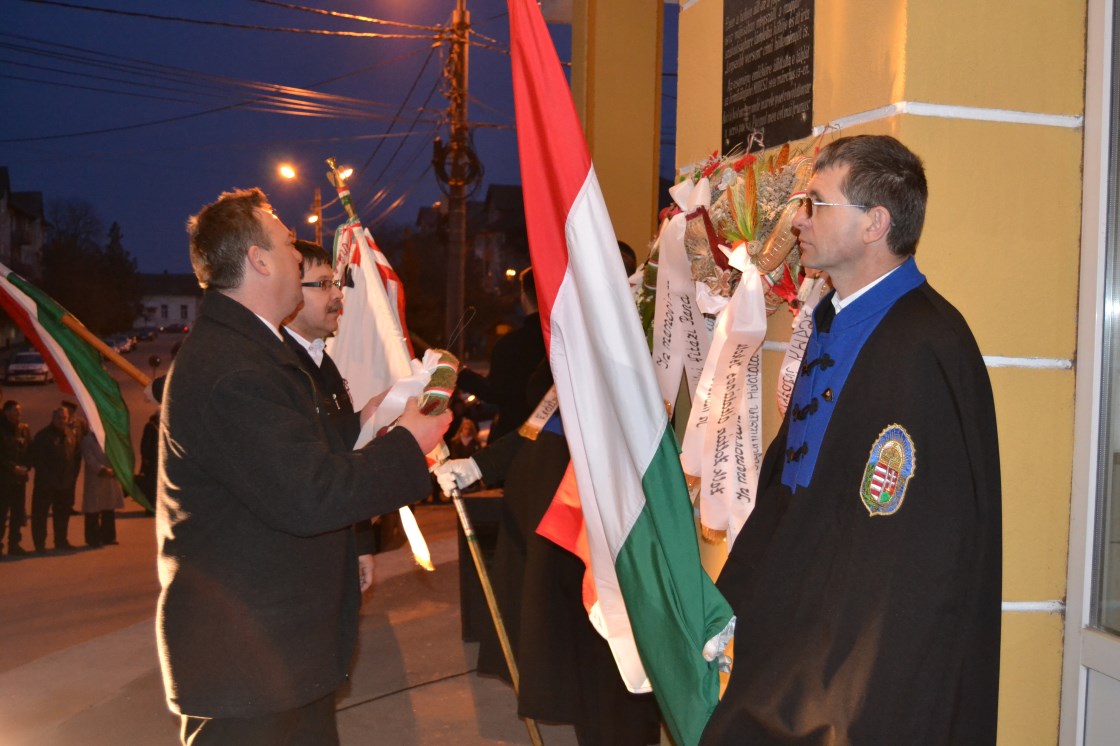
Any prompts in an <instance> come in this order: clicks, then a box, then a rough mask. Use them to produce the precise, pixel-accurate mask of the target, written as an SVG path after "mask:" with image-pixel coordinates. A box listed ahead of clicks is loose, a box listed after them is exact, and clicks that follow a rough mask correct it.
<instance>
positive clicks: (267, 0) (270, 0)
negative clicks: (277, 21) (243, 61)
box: [252, 0, 443, 31]
mask: <svg viewBox="0 0 1120 746" xmlns="http://www.w3.org/2000/svg"><path fill="white" fill-rule="evenodd" d="M252 1H253V2H256V3H261V4H262V5H275V6H277V7H280V8H290V9H292V10H302V11H304V12H306V13H317V14H319V15H325V16H333V17H334V18H348V19H350V20H353V21H364V22H365V23H380V24H384V25H386V26H399V27H401V28H411V29H419V30H421V31H440V30H442V28H443V27H442V26H420V25H417V24H415V23H404V22H402V21H386V20H384V19H381V18H370V17H369V16H359V15H354V14H353V13H342V12H340V11H337V10H324V9H323V8H309V7H307V6H305V5H294V4H293V3H282V2H280V1H279V0H252Z"/></svg>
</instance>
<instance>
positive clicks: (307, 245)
mask: <svg viewBox="0 0 1120 746" xmlns="http://www.w3.org/2000/svg"><path fill="white" fill-rule="evenodd" d="M296 251H298V252H299V256H300V258H301V259H302V260H303V269H304V270H306V269H307V268H308V267H316V266H318V265H320V264H325V265H327V266H328V267H329V266H331V255H330V253H329V252H328V251H327V250H326V249H324V248H323V247H322V246H320V245H319V244H317V243H314V242H312V241H304V240H302V239H298V238H297V239H296Z"/></svg>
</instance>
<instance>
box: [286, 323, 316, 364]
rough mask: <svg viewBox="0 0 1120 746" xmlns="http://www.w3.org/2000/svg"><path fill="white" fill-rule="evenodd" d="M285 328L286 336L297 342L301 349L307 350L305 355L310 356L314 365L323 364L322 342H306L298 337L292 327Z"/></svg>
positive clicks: (314, 340)
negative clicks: (290, 336) (288, 335)
mask: <svg viewBox="0 0 1120 746" xmlns="http://www.w3.org/2000/svg"><path fill="white" fill-rule="evenodd" d="M285 328H286V329H287V330H288V334H290V335H292V339H294V340H295V341H297V342H299V343H300V345H301V346H302V347H303V349H305V350H307V354H308V355H310V356H311V359H312V360H314V361H315V364H316V365H320V366H321V365H322V364H323V347H324V343H323V340H321V339H313V340H311V341H308V340H306V339H304V338H303V337H302V336H300V335H299V334H298V333H297V332H296V330H295V329H292V327H290V326H289V327H285Z"/></svg>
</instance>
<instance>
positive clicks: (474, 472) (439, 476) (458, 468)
mask: <svg viewBox="0 0 1120 746" xmlns="http://www.w3.org/2000/svg"><path fill="white" fill-rule="evenodd" d="M432 473H433V474H435V475H436V480H437V481H438V482H439V488H440V490H442V491H443V494H444V495H446V496H448V497H450V496H451V491H452V490H454V489H456V488H458V489H463V488H464V487H469V486H470V485H472V484H474V483H475V482H477V481H478V480H480V479H482V470H480V469H479V468H478V464H476V463H475V462H474V459H473V458H453V459H451V460H450V461H444V462H443V463H442V464H437V465H436V466H435V467H433V468H432Z"/></svg>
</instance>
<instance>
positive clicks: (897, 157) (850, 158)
mask: <svg viewBox="0 0 1120 746" xmlns="http://www.w3.org/2000/svg"><path fill="white" fill-rule="evenodd" d="M842 166H847V167H848V174H847V176H846V177H845V179H844V181H843V183H842V184H841V185H840V189H841V191H842V192H843V193H844V198H845V199H847V200H848V201H850V202H852V203H853V204H859V205H868V206H869V207H880V206H881V207H885V208H886V210H887V212H889V213H890V215H891V227H890V231H889V232H888V233H887V246H888V247H889V248H890V250H891V252H892V253H894V254H896V255H897V256H909V255H911V254H913V253H914V252H915V251H917V248H918V238H919V237H920V236H921V235H922V224H923V223H924V222H925V218H926V199H927V198H928V197H929V188H928V186H927V185H926V173H925V169H924V168H923V167H922V161H921V159H920V158H918V156H916V155H914V153H912V152H911V151H910V150H909V149H907V147H906V146H905V145H903V144H902V143H900V142H899V141H898V140H896V139H894V138H893V137H890V136H889V135H856V136H854V137H841V138H840V139H839V140H834V141H833V142H830V143H829V144H828V145H826V146H825V147H824V148H823V149H822V150H821V152H820V155H818V156H817V162H816V164H815V165H814V167H813V170H814V171H822V170H824V169H827V168H840V167H842Z"/></svg>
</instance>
